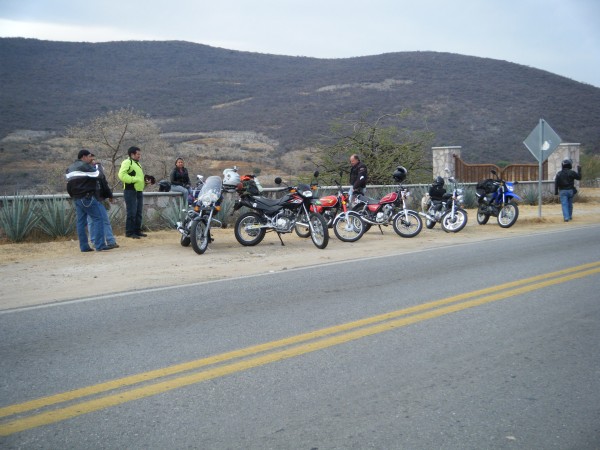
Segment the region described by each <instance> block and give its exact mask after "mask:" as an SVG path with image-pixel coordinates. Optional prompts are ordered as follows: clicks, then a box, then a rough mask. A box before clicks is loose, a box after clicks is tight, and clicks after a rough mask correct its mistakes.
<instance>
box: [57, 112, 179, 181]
mask: <svg viewBox="0 0 600 450" xmlns="http://www.w3.org/2000/svg"><path fill="white" fill-rule="evenodd" d="M67 136H68V137H69V138H72V139H74V140H76V141H77V142H78V143H79V145H80V146H82V147H86V148H89V149H90V150H91V151H92V152H94V153H95V154H96V156H97V157H98V158H100V159H102V160H104V161H105V163H104V168H105V171H106V177H107V179H108V180H109V183H110V184H111V185H112V186H113V187H114V186H116V185H117V184H118V183H119V180H118V178H117V174H118V171H119V166H120V164H121V161H122V160H123V159H125V158H127V149H128V148H129V147H131V146H133V145H135V146H137V147H140V148H141V149H142V153H143V159H142V167H144V172H145V173H146V174H149V175H152V174H154V173H156V174H160V175H164V173H166V170H167V167H168V163H167V160H168V159H170V158H171V156H170V153H172V152H169V144H168V143H166V142H165V141H164V140H163V139H162V138H161V137H160V129H159V128H158V127H157V126H156V125H155V124H154V123H153V122H152V121H151V120H150V118H149V117H148V116H147V115H145V114H143V113H141V112H137V111H135V110H134V109H133V108H130V107H127V108H121V109H118V110H116V111H109V112H108V113H106V114H105V115H102V116H99V117H96V118H95V119H92V120H91V121H90V122H89V123H85V124H79V125H77V126H73V127H69V128H68V129H67Z"/></svg>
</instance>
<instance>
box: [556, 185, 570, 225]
mask: <svg viewBox="0 0 600 450" xmlns="http://www.w3.org/2000/svg"><path fill="white" fill-rule="evenodd" d="M558 195H559V196H560V205H561V206H562V213H563V218H564V219H565V220H571V219H572V218H573V189H561V190H560V191H559V192H558Z"/></svg>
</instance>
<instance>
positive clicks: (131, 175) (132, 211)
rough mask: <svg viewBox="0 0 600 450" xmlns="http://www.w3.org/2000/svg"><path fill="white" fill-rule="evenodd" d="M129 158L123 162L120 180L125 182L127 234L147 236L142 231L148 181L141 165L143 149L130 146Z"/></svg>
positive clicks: (134, 237)
mask: <svg viewBox="0 0 600 450" xmlns="http://www.w3.org/2000/svg"><path fill="white" fill-rule="evenodd" d="M127 155H128V156H129V158H127V159H125V160H124V161H123V162H122V163H121V167H120V168H119V180H121V181H122V182H123V198H124V199H125V208H126V209H127V220H126V222H125V236H127V237H128V238H132V239H140V238H142V237H146V236H147V234H146V233H142V217H143V212H144V187H146V184H147V183H148V182H147V181H146V179H145V178H144V171H143V170H142V166H141V165H140V157H141V156H142V151H141V150H140V148H139V147H129V149H128V150H127Z"/></svg>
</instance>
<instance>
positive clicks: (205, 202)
mask: <svg viewBox="0 0 600 450" xmlns="http://www.w3.org/2000/svg"><path fill="white" fill-rule="evenodd" d="M218 199H219V197H217V194H215V193H214V192H208V193H207V194H204V195H202V197H200V202H201V203H202V206H205V207H206V206H210V205H211V204H213V203H215V202H216V201H217V200H218Z"/></svg>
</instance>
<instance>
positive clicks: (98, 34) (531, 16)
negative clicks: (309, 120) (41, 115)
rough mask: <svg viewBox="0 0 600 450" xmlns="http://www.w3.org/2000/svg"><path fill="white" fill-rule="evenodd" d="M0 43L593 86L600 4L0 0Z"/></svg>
mask: <svg viewBox="0 0 600 450" xmlns="http://www.w3.org/2000/svg"><path fill="white" fill-rule="evenodd" d="M0 36H1V37H32V38H38V39H47V40H56V41H85V42H105V41H122V40H183V41H190V42H196V43H200V44H206V45H211V46H215V47H222V48H227V49H233V50H243V51H251V52H260V53H273V54H278V55H290V56H313V57H318V58H347V57H353V56H365V55H378V54H381V53H390V52H400V51H415V50H423V51H427V50H432V51H440V52H451V53H459V54H463V55H471V56H481V57H486V58H494V59H500V60H505V61H510V62H514V63H518V64H523V65H526V66H530V67H535V68H538V69H543V70H547V71H549V72H552V73H555V74H558V75H562V76H566V77H568V78H571V79H573V80H576V81H580V82H584V83H588V84H592V85H594V86H596V87H600V0H454V1H445V0H419V1H415V0H411V1H405V0H363V1H355V0H254V1H245V0H220V1H214V0H212V1H210V2H209V1H206V0H172V1H161V2H157V1H153V0H102V1H98V0H95V1H94V0H92V1H91V2H85V1H82V0H0Z"/></svg>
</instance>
